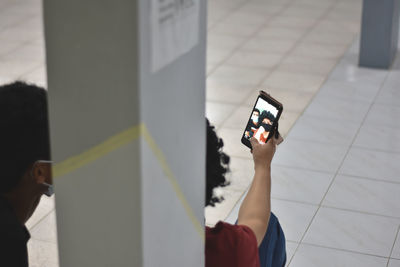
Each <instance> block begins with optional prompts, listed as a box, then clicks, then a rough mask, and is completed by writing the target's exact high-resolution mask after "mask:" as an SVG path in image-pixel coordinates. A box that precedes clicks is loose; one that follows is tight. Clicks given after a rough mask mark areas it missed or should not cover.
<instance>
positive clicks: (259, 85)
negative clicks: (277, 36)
mask: <svg viewBox="0 0 400 267" xmlns="http://www.w3.org/2000/svg"><path fill="white" fill-rule="evenodd" d="M294 3H295V1H291V2H290V4H288V5H287V6H286V7H285V8H284V9H282V10H281V11H280V12H279V13H282V12H284V10H286V9H287V8H289V7H290V6H291V5H293V4H294ZM336 4H337V1H335V2H333V4H331V7H329V8H327V9H326V10H325V12H323V13H322V14H321V15H320V16H319V18H317V19H316V20H315V23H314V24H313V25H312V26H310V27H309V28H308V30H307V31H305V32H304V33H303V35H302V36H301V37H300V38H299V39H298V40H297V41H296V44H297V43H299V42H301V41H302V40H303V39H304V38H305V37H306V36H307V34H309V33H310V32H311V31H312V30H313V29H314V28H315V27H316V26H317V25H318V24H319V23H320V22H321V21H322V20H323V18H324V17H325V16H326V15H327V13H329V12H330V11H332V9H333V7H334V6H335V5H336ZM277 15H278V14H276V15H274V16H272V17H275V16H277ZM267 23H268V21H267V22H266V23H265V25H264V26H266V25H267ZM285 28H290V27H285ZM259 31H260V29H259V30H258V31H256V32H255V34H257V33H258V32H259ZM255 34H254V35H255ZM355 36H356V35H355ZM354 38H355V37H354ZM354 38H353V41H352V42H351V43H350V44H348V45H347V49H346V50H345V51H344V52H343V54H342V56H341V57H338V58H337V60H336V65H335V66H337V64H338V63H339V62H340V61H341V59H342V58H343V57H344V56H345V55H346V52H347V51H348V50H349V47H350V46H351V45H352V44H353V43H354ZM247 39H249V38H247ZM247 42H248V40H247V41H246V42H244V43H243V44H242V45H241V46H240V47H243V46H244V45H245V44H246V43H247ZM296 46H297V45H293V47H292V48H291V49H289V50H288V51H287V52H286V53H285V54H284V55H283V57H282V58H281V60H280V61H279V63H277V64H276V65H275V66H274V68H273V69H272V70H271V72H268V73H267V75H265V76H264V78H263V79H262V80H261V82H260V83H258V85H257V86H256V87H261V85H262V84H263V83H264V81H265V80H266V79H267V78H268V77H269V76H270V75H271V73H272V72H273V71H274V70H276V69H277V68H278V67H279V66H280V65H281V64H282V62H283V61H284V60H285V59H286V58H287V57H288V56H290V53H291V52H292V51H294V49H295V48H296ZM236 50H238V49H236ZM236 50H235V51H234V52H236ZM232 55H233V53H232V54H231V55H230V57H232ZM230 57H228V58H226V59H225V60H224V62H226V61H227V60H228V59H229V58H230ZM222 64H223V63H221V65H222ZM216 68H217V67H216ZM334 69H335V67H333V68H332V69H331V71H330V72H329V73H328V74H327V75H326V76H325V79H324V81H323V82H322V83H321V86H320V88H321V87H322V86H323V85H324V84H325V82H326V80H327V78H328V77H329V76H330V73H331V72H332V71H333V70H334ZM211 73H212V72H211ZM211 73H210V74H211ZM320 88H319V89H320ZM319 89H318V90H317V91H315V92H310V93H312V97H311V98H310V100H309V102H308V104H307V105H306V106H305V107H304V109H303V110H302V111H300V112H298V113H299V117H300V116H302V115H303V114H304V111H305V110H306V109H307V108H308V106H309V105H310V103H311V102H312V101H313V99H314V98H315V96H316V95H317V93H318V91H319ZM253 93H254V92H251V93H249V94H248V95H247V96H246V98H245V99H244V100H243V101H242V102H241V103H240V105H242V104H243V103H245V102H246V100H247V98H248V97H250V96H251V95H252V94H253ZM299 117H298V118H299ZM298 118H297V119H298ZM297 119H296V121H295V122H294V123H293V124H292V125H291V127H290V128H289V129H288V132H287V134H289V133H290V130H291V129H292V128H293V126H294V125H295V124H296V122H297ZM227 120H228V117H227V118H225V120H223V121H222V122H221V123H220V127H219V128H222V127H224V124H225V123H226V121H227Z"/></svg>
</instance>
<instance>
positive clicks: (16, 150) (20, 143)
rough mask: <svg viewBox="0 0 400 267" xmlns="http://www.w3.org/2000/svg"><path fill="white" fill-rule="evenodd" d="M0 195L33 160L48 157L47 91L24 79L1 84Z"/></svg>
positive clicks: (15, 184) (14, 184) (17, 179)
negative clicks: (23, 80) (25, 81)
mask: <svg viewBox="0 0 400 267" xmlns="http://www.w3.org/2000/svg"><path fill="white" fill-rule="evenodd" d="M0 123H1V130H0V164H1V169H0V171H1V172H0V194H3V193H7V192H10V191H11V190H12V189H14V188H15V187H16V186H17V184H18V183H19V181H20V180H21V178H22V177H23V175H24V173H25V172H26V171H27V170H28V168H29V167H30V165H31V164H33V163H34V162H35V161H36V160H49V159H50V144H49V130H48V114H47V92H46V90H44V89H43V88H40V87H37V86H35V85H30V84H26V83H24V82H20V81H18V82H14V83H11V84H7V85H3V86H0Z"/></svg>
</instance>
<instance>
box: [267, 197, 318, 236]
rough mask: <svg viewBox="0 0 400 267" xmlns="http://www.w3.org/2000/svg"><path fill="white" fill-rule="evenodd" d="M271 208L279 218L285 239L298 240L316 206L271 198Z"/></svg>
mask: <svg viewBox="0 0 400 267" xmlns="http://www.w3.org/2000/svg"><path fill="white" fill-rule="evenodd" d="M271 209H272V212H273V213H274V214H275V215H276V217H278V219H279V222H280V224H281V226H282V229H283V232H284V234H285V238H286V240H289V241H294V242H299V241H300V239H301V238H302V236H303V234H304V232H305V231H306V229H307V227H308V225H309V224H310V222H311V219H312V217H313V216H314V214H315V212H316V210H317V206H314V205H306V204H302V203H297V202H291V201H283V200H277V199H272V203H271Z"/></svg>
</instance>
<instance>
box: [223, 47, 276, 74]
mask: <svg viewBox="0 0 400 267" xmlns="http://www.w3.org/2000/svg"><path fill="white" fill-rule="evenodd" d="M282 58H283V55H282V54H278V53H260V52H250V51H244V50H239V51H236V52H235V53H234V54H233V55H232V56H231V57H230V58H229V59H228V60H227V61H226V64H229V65H233V66H242V67H253V68H267V69H270V68H274V67H276V66H277V65H278V64H279V62H280V61H281V60H282Z"/></svg>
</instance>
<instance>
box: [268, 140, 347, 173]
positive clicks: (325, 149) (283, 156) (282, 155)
mask: <svg viewBox="0 0 400 267" xmlns="http://www.w3.org/2000/svg"><path fill="white" fill-rule="evenodd" d="M346 151H347V146H343V145H330V144H322V143H314V142H310V141H300V140H294V139H290V138H288V139H287V140H285V141H284V142H283V143H282V144H281V145H280V147H279V148H278V149H277V151H276V154H275V157H274V159H273V161H272V162H273V164H276V165H282V166H288V167H297V168H301V169H306V170H314V171H323V172H330V173H335V172H336V170H337V168H338V167H339V165H340V163H341V162H342V160H343V158H344V156H345V153H346Z"/></svg>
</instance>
